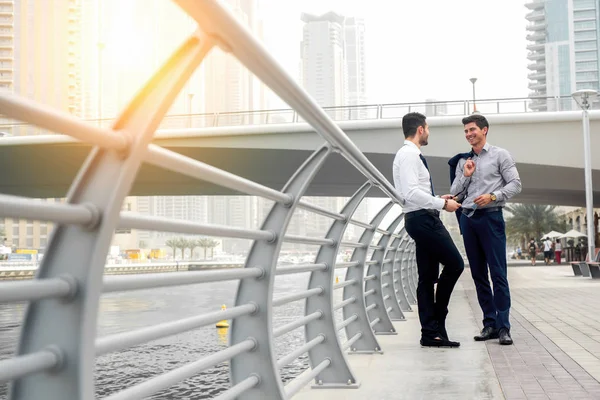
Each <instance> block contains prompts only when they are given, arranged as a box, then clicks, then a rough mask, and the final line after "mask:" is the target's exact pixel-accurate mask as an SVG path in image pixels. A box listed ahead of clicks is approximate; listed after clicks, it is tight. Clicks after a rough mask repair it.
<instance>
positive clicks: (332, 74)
mask: <svg viewBox="0 0 600 400" xmlns="http://www.w3.org/2000/svg"><path fill="white" fill-rule="evenodd" d="M301 19H302V21H303V22H304V28H303V36H302V44H301V59H302V69H301V75H302V84H303V86H304V88H305V89H306V90H307V91H308V93H309V94H310V95H311V96H312V97H313V98H314V99H315V100H316V101H317V103H318V104H319V105H320V106H322V107H334V106H346V105H350V106H359V105H364V104H366V102H367V95H366V71H365V24H364V21H363V20H362V19H360V18H354V17H344V16H343V15H340V14H338V13H335V12H328V13H326V14H323V15H312V14H306V13H303V14H302V16H301ZM329 114H330V116H332V117H333V118H335V119H359V118H364V117H365V116H366V110H361V109H360V108H355V109H353V110H351V111H334V112H330V113H329Z"/></svg>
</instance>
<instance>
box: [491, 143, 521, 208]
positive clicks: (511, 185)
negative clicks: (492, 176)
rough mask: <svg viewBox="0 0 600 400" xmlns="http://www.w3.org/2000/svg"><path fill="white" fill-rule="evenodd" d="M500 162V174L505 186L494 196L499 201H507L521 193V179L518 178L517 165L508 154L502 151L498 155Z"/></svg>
mask: <svg viewBox="0 0 600 400" xmlns="http://www.w3.org/2000/svg"><path fill="white" fill-rule="evenodd" d="M499 162H500V174H501V175H502V179H503V180H504V182H505V184H504V187H503V188H502V189H500V190H498V191H496V192H494V194H495V195H496V196H497V197H498V200H500V201H507V200H508V199H510V198H511V197H513V196H514V195H516V194H519V193H521V189H522V186H521V178H520V177H519V171H517V163H516V162H515V160H514V159H513V158H512V156H511V155H510V153H509V152H508V151H506V150H503V151H502V152H501V153H500V155H499Z"/></svg>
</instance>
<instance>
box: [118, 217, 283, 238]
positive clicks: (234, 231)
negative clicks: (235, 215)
mask: <svg viewBox="0 0 600 400" xmlns="http://www.w3.org/2000/svg"><path fill="white" fill-rule="evenodd" d="M119 228H130V229H140V230H147V231H160V232H175V233H182V234H191V235H207V236H218V237H231V238H237V239H250V240H267V241H274V240H275V239H276V235H275V233H273V232H268V231H260V230H253V229H241V228H232V227H229V226H221V225H210V224H200V223H194V222H188V221H181V220H171V219H168V218H162V217H150V216H145V215H136V214H134V213H131V212H127V211H124V212H122V213H121V220H120V222H119Z"/></svg>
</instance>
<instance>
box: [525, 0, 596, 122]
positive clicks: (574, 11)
mask: <svg viewBox="0 0 600 400" xmlns="http://www.w3.org/2000/svg"><path fill="white" fill-rule="evenodd" d="M526 6H527V8H528V9H530V10H531V11H530V12H529V13H528V14H527V16H526V18H527V20H528V21H530V24H529V25H528V27H527V30H528V31H529V34H528V35H527V39H528V40H529V41H530V43H529V44H528V46H527V49H528V50H529V54H528V56H527V58H528V59H529V60H531V63H530V64H529V65H528V68H529V70H530V71H531V72H530V73H529V75H528V77H529V80H530V83H529V89H531V92H530V97H544V98H545V97H548V99H538V100H534V101H532V103H531V105H530V107H531V108H532V109H534V110H539V111H553V110H557V109H563V110H564V109H570V108H571V107H572V106H573V102H572V101H571V100H570V99H563V100H559V99H558V97H561V96H563V97H564V96H567V97H568V96H570V95H571V93H573V92H574V91H576V90H580V89H595V90H598V78H599V76H598V75H599V69H598V50H599V47H598V32H599V25H598V20H599V15H598V12H599V8H600V5H599V4H598V1H597V0H533V1H531V2H529V3H527V4H526Z"/></svg>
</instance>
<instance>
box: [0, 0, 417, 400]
mask: <svg viewBox="0 0 600 400" xmlns="http://www.w3.org/2000/svg"><path fill="white" fill-rule="evenodd" d="M176 2H177V3H178V4H179V5H180V6H181V7H182V8H183V9H184V10H185V11H186V12H187V13H188V14H189V15H190V16H191V17H192V18H194V19H195V20H196V21H197V22H198V24H199V27H200V29H199V30H198V31H197V32H196V33H194V34H193V35H192V36H191V37H190V38H188V39H187V40H186V41H185V42H184V43H183V44H182V45H181V47H180V48H179V49H178V50H177V51H176V52H175V53H174V54H173V56H172V57H171V58H170V59H169V60H168V61H167V62H166V63H165V65H164V66H163V67H162V68H161V69H160V70H159V71H158V72H157V73H156V75H155V76H154V77H153V78H151V80H150V81H149V82H148V83H147V85H146V86H145V87H144V88H143V89H142V90H141V91H140V93H139V94H138V95H137V96H136V97H135V98H134V99H133V100H132V101H131V103H130V104H129V106H128V107H127V108H126V109H125V110H124V112H123V113H122V114H121V116H120V117H119V118H118V119H117V120H116V121H115V122H114V124H113V125H112V127H111V128H101V127H97V126H94V125H92V124H89V123H85V122H82V121H79V120H77V119H75V118H73V117H71V116H69V115H67V114H64V113H61V112H57V111H54V110H52V109H50V108H48V107H45V106H42V105H40V104H36V103H34V102H32V101H29V100H25V99H23V98H19V97H16V96H13V95H7V94H2V95H0V110H1V111H2V114H4V115H8V116H10V117H11V118H15V119H19V120H22V121H24V122H26V123H29V124H33V125H36V126H39V127H41V128H43V129H47V130H50V131H54V132H60V133H63V134H66V135H70V136H72V137H74V138H76V139H79V140H81V141H85V142H87V143H91V144H92V145H94V147H93V149H92V150H91V152H90V154H89V156H88V158H87V160H86V161H85V163H84V165H83V166H82V167H81V169H80V171H79V173H78V175H77V177H76V178H75V180H74V181H73V183H72V186H71V188H70V190H69V192H68V194H67V196H66V198H67V199H66V202H65V203H49V202H40V201H38V200H35V199H29V198H23V197H15V196H8V195H0V216H2V217H8V218H23V219H38V220H43V221H49V222H52V223H54V224H56V227H55V229H54V230H53V232H52V235H51V238H50V241H49V244H48V246H47V251H46V253H45V256H44V258H43V260H42V262H41V265H40V267H39V269H38V271H37V274H36V276H35V278H34V279H32V280H28V281H18V282H0V302H3V303H6V302H27V303H28V307H27V311H26V315H25V318H24V320H23V322H22V329H21V335H20V340H19V345H18V349H17V351H16V354H15V356H14V357H12V358H10V359H5V360H1V361H0V382H10V383H11V385H10V394H9V397H10V399H13V400H24V399H49V400H53V399H61V400H62V399H92V398H94V396H95V394H94V393H95V383H94V365H95V358H96V357H97V356H100V355H105V354H108V353H111V352H116V351H119V350H122V349H126V348H129V347H132V346H136V345H140V344H143V343H147V342H149V341H153V340H157V339H161V338H165V337H168V336H171V335H175V334H179V333H182V332H186V331H190V330H195V329H198V328H200V327H203V326H207V325H212V324H215V323H216V322H217V321H220V320H223V319H228V320H231V321H232V322H231V327H230V329H229V333H230V338H229V346H227V347H226V348H225V349H222V350H220V351H217V352H214V353H212V354H210V355H208V356H206V357H204V358H201V359H199V360H196V361H193V362H191V363H189V364H185V365H183V366H180V367H177V368H174V369H171V370H169V371H167V372H165V373H163V374H159V375H157V376H154V377H151V378H148V379H147V380H145V381H142V382H138V383H136V384H134V385H133V386H131V387H128V388H123V389H122V390H120V391H119V392H116V393H112V394H110V395H109V396H107V397H105V398H106V399H111V400H117V399H127V400H131V399H142V398H146V397H147V396H150V395H152V394H154V393H156V392H158V391H160V390H162V389H165V388H168V387H170V386H172V385H174V384H176V383H177V382H180V381H183V380H185V379H187V378H190V377H192V376H193V375H196V374H198V373H200V372H202V371H205V370H206V369H208V368H210V367H212V366H215V365H217V364H220V363H223V362H226V361H228V362H229V368H230V387H229V389H227V390H225V391H224V392H222V393H220V394H219V395H218V397H217V398H219V399H234V398H239V399H267V398H268V399H287V398H290V397H292V396H293V395H294V394H295V393H297V392H298V391H299V390H301V389H302V388H303V387H304V386H305V385H306V384H307V383H309V382H310V381H311V380H314V381H315V384H316V387H356V386H357V384H358V378H359V377H357V376H355V375H354V374H353V372H352V371H351V369H350V367H349V364H348V361H347V359H346V353H347V352H348V351H349V352H356V353H372V352H380V351H381V347H380V345H379V344H378V342H377V338H376V334H394V333H396V332H395V328H394V326H393V324H392V322H391V321H392V320H402V319H403V318H404V314H403V313H404V312H407V311H410V304H414V297H415V291H414V287H415V282H416V281H415V276H416V274H415V263H414V258H415V257H414V244H413V242H412V241H411V240H410V238H409V237H408V236H407V234H406V232H405V231H404V228H403V226H402V222H403V215H402V213H401V212H400V210H399V208H400V207H399V206H398V204H399V203H401V199H399V198H398V197H397V195H396V192H395V190H394V188H393V186H392V185H391V184H390V183H389V182H388V181H387V180H386V179H385V177H384V176H383V175H382V174H381V172H380V171H378V170H377V169H376V168H375V167H374V166H373V165H372V164H371V162H370V161H369V160H368V159H367V158H366V157H365V156H364V154H362V153H361V152H360V150H359V149H358V148H357V147H356V145H355V144H354V143H353V142H352V141H351V140H350V139H349V138H348V136H346V134H345V133H344V132H343V131H341V130H340V129H339V127H338V126H337V125H336V124H335V123H334V122H333V121H332V119H331V118H330V117H328V116H327V114H326V113H325V112H324V111H323V110H322V109H321V108H319V107H318V106H317V105H316V104H315V102H314V101H313V100H312V99H311V98H310V97H309V96H308V95H307V94H306V93H305V92H304V90H302V89H301V88H300V87H299V86H298V85H297V84H295V83H294V81H293V79H292V78H291V77H290V76H288V75H287V74H286V73H285V72H284V71H283V69H282V68H281V67H280V66H279V65H278V64H277V63H276V62H275V61H274V60H273V59H272V58H271V56H270V55H269V54H268V53H267V52H266V50H265V49H264V48H263V47H262V46H261V45H260V44H259V43H258V42H257V41H256V40H255V39H254V38H253V37H252V36H251V35H250V34H249V32H248V31H246V29H245V28H244V27H242V26H241V25H240V24H239V23H238V22H237V21H236V20H235V19H234V18H233V17H232V15H231V14H229V13H228V12H227V11H226V10H225V9H223V8H221V6H220V5H219V3H218V2H215V1H213V0H176ZM216 44H218V45H219V46H221V47H222V48H224V49H225V50H227V51H230V52H232V53H233V55H235V56H236V57H237V58H238V59H239V60H240V61H241V62H242V63H244V65H246V66H247V67H248V68H249V69H250V70H251V71H252V72H253V73H255V74H256V75H257V76H259V77H260V78H261V79H262V80H263V81H264V82H265V83H266V84H268V85H269V86H270V87H271V89H272V90H274V92H275V93H278V94H279V95H280V96H281V97H282V99H283V100H285V101H286V102H287V103H288V104H290V105H291V106H292V107H294V109H295V110H296V111H297V112H298V114H299V115H300V116H302V118H303V119H304V120H305V121H307V122H309V123H310V124H311V125H312V126H313V127H314V128H315V130H316V131H317V133H318V134H319V135H321V136H322V137H323V139H324V144H323V145H322V146H321V147H320V148H318V149H316V150H315V152H314V153H313V154H312V155H311V156H310V157H309V158H308V159H307V160H306V161H305V162H304V164H303V165H302V166H300V167H299V168H298V170H297V171H296V172H295V174H294V175H293V176H292V177H290V179H289V181H288V183H287V184H286V185H285V187H284V188H283V189H282V190H280V191H279V190H274V189H271V188H268V187H265V186H262V185H260V184H257V183H255V182H252V181H249V180H247V179H245V178H242V177H240V176H236V175H233V174H231V173H228V172H227V171H224V170H221V169H218V168H215V167H213V166H210V165H207V164H205V163H202V162H200V161H197V160H194V159H191V158H188V157H186V156H183V155H181V154H178V153H175V152H173V151H169V150H167V149H164V148H161V147H159V146H156V145H153V144H151V143H150V142H151V140H152V137H153V135H154V132H155V131H156V129H157V128H158V127H159V125H160V122H161V120H162V118H163V117H164V115H165V113H166V112H167V110H168V109H169V106H170V105H171V103H172V102H173V100H174V99H175V97H176V95H177V93H178V92H179V91H180V90H181V88H182V87H183V85H184V84H185V82H186V81H187V80H188V78H189V77H190V76H191V74H192V73H193V72H194V70H195V69H196V68H197V67H198V66H199V65H200V63H201V61H202V60H203V58H204V57H205V55H206V54H207V53H208V52H209V51H210V49H211V48H212V47H213V46H215V45H216ZM334 153H339V154H341V155H342V156H343V157H345V158H346V160H347V161H348V162H349V164H350V165H351V166H353V167H354V168H356V169H357V170H359V171H360V172H361V173H362V174H363V175H364V176H365V183H364V184H363V185H362V186H361V187H360V188H357V190H356V193H355V194H354V195H353V196H352V197H351V198H350V199H349V200H348V201H347V203H346V205H345V206H344V207H343V209H342V210H340V211H338V210H327V209H325V208H322V207H320V206H317V205H314V204H311V203H310V202H308V201H306V200H304V199H303V195H304V193H305V191H306V189H307V188H308V187H309V186H310V184H311V182H312V180H313V178H314V177H315V176H316V175H317V174H318V173H319V172H320V171H321V170H322V168H323V166H324V163H325V161H326V160H327V158H328V157H330V156H332V154H334ZM142 163H149V164H151V165H154V166H157V167H159V168H163V169H168V170H171V171H176V172H178V173H180V174H183V175H186V176H189V177H192V178H195V179H199V180H204V181H207V182H211V183H214V184H216V185H220V186H223V187H227V188H229V189H233V190H236V191H238V192H241V193H244V194H247V195H253V196H260V197H262V198H265V199H269V200H272V201H273V202H274V205H273V206H272V208H271V210H270V212H269V213H268V215H267V217H266V218H265V220H264V222H263V224H262V226H261V227H260V229H241V228H235V227H231V226H220V225H209V224H201V223H194V222H189V221H182V220H171V219H166V218H160V217H150V216H144V215H139V214H135V213H131V212H123V211H121V205H122V203H123V201H124V198H125V196H127V194H128V192H129V190H130V189H131V187H132V184H133V182H134V180H135V177H136V174H137V172H138V170H139V168H140V166H141V164H142ZM372 190H378V191H380V192H382V193H383V194H384V195H385V196H387V197H388V198H389V202H388V203H387V204H386V205H385V206H384V207H383V208H382V209H381V210H380V211H379V212H378V213H377V215H376V216H375V217H374V218H373V219H372V220H371V221H369V222H365V221H358V220H355V219H353V215H354V214H355V211H356V209H357V207H358V206H359V204H360V203H361V201H362V200H363V199H364V198H365V196H367V194H368V193H369V192H370V191H372ZM298 209H303V210H304V211H307V212H312V213H317V214H320V215H321V216H324V217H328V218H330V219H331V220H332V223H331V225H330V228H329V230H328V232H327V233H326V235H325V236H324V237H321V238H315V237H304V236H297V235H290V234H287V228H288V225H289V223H290V220H291V218H292V216H293V214H294V212H295V211H296V210H298ZM386 217H388V218H390V221H391V222H387V224H388V225H387V226H383V227H381V224H382V223H383V222H384V220H385V218H386ZM350 224H353V225H355V226H357V227H360V228H363V229H364V231H363V234H362V235H361V237H360V239H359V240H358V241H357V242H353V241H349V240H344V233H345V232H346V229H347V227H348V226H349V225H350ZM123 228H127V229H139V230H154V231H163V232H177V233H184V234H195V235H207V236H217V237H231V238H243V239H248V240H251V241H252V243H253V244H252V247H251V249H250V251H249V254H248V256H247V258H246V261H245V263H244V267H243V268H236V269H227V270H213V271H190V272H187V271H186V272H172V273H162V274H148V275H135V276H132V275H123V276H106V275H105V274H104V270H105V268H104V267H105V260H106V256H107V253H108V250H109V246H110V241H111V238H112V235H113V233H114V231H115V230H116V229H123ZM284 243H303V244H307V245H314V246H317V248H318V251H317V255H316V258H315V260H314V262H312V263H306V264H300V265H291V266H278V265H277V259H278V257H279V253H280V250H281V246H282V245H283V244H284ZM340 248H350V249H354V250H353V252H352V257H351V259H350V261H347V262H336V259H337V255H338V253H339V250H340ZM340 269H344V270H346V276H345V279H344V280H342V281H341V282H335V277H336V271H337V270H340ZM299 273H309V274H310V277H309V280H308V287H307V289H306V290H304V291H301V292H296V293H286V294H284V295H282V296H277V297H276V296H274V286H275V277H277V276H282V275H288V274H299ZM222 281H237V282H238V289H237V292H236V296H235V304H234V306H233V307H231V308H229V309H228V310H226V311H216V312H211V313H208V314H203V315H198V316H190V317H187V318H183V319H176V320H172V321H168V322H162V323H159V324H156V325H153V326H147V327H142V328H138V329H134V330H131V331H126V332H121V333H113V334H110V335H107V336H102V337H97V334H96V329H97V319H98V306H99V299H100V297H101V296H102V295H103V294H106V293H112V292H117V291H133V290H141V289H155V288H165V287H174V286H183V285H191V284H198V283H208V282H222ZM340 289H343V294H342V296H341V301H339V302H337V303H336V302H335V299H336V298H338V297H339V296H338V297H336V296H334V293H339V292H337V291H339V290H340ZM298 301H305V311H304V316H303V317H301V318H298V319H294V320H292V321H290V322H288V323H283V324H279V325H277V326H276V327H275V325H276V324H274V319H275V315H276V314H275V313H276V311H275V310H276V309H277V308H279V307H281V306H283V305H286V304H289V303H292V302H298ZM338 311H341V312H342V318H337V317H336V315H337V314H336V312H338ZM298 328H304V333H305V340H304V342H303V344H302V345H301V346H299V347H297V348H295V349H293V350H292V351H291V352H289V353H287V354H285V355H283V356H281V357H278V355H277V354H276V351H275V347H274V341H275V339H276V338H277V337H281V336H283V335H286V334H288V333H290V332H292V331H294V330H296V329H298ZM304 354H308V358H309V361H310V366H311V368H310V370H308V371H307V372H305V373H303V374H301V375H300V376H298V377H296V379H294V380H292V381H291V382H287V383H285V384H284V382H283V380H282V377H281V373H280V371H281V369H282V368H284V367H285V366H286V365H288V364H290V363H291V362H293V361H294V360H296V359H297V358H298V357H300V356H302V355H304Z"/></svg>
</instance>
